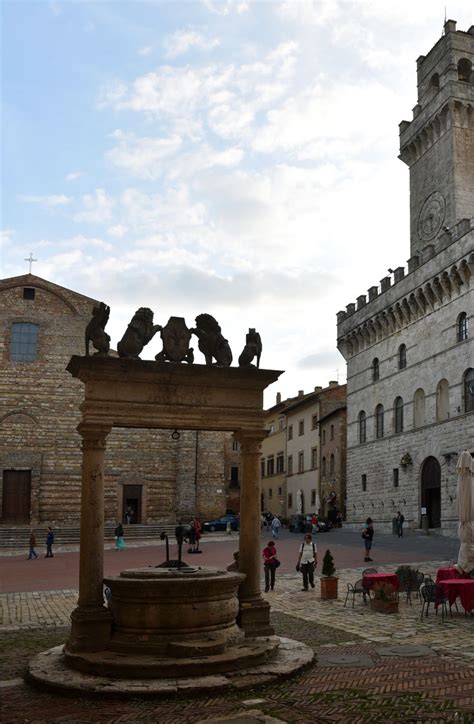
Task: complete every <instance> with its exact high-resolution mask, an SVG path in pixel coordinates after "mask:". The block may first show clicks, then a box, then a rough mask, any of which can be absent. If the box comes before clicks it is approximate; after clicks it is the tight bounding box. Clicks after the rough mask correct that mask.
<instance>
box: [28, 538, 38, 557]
mask: <svg viewBox="0 0 474 724" xmlns="http://www.w3.org/2000/svg"><path fill="white" fill-rule="evenodd" d="M35 545H36V534H35V532H34V530H30V552H29V554H28V560H29V561H31V559H32V558H38V555H37V553H36V551H35Z"/></svg>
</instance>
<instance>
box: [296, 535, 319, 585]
mask: <svg viewBox="0 0 474 724" xmlns="http://www.w3.org/2000/svg"><path fill="white" fill-rule="evenodd" d="M317 562H318V551H317V548H316V545H315V543H314V542H313V536H312V535H311V533H306V535H305V537H304V541H303V543H302V544H301V545H300V552H299V555H298V562H297V564H296V570H297V571H301V573H302V574H303V588H302V590H303V591H307V590H308V583H309V585H310V586H311V588H314V569H315V568H316V564H317Z"/></svg>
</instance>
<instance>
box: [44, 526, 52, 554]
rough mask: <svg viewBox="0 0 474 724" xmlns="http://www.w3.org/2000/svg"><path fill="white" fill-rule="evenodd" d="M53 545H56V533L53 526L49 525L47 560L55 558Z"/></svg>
mask: <svg viewBox="0 0 474 724" xmlns="http://www.w3.org/2000/svg"><path fill="white" fill-rule="evenodd" d="M53 543H54V533H53V531H52V529H51V526H50V525H48V533H47V535H46V555H45V558H54V556H53Z"/></svg>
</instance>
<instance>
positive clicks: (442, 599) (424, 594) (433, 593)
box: [420, 583, 448, 622]
mask: <svg viewBox="0 0 474 724" xmlns="http://www.w3.org/2000/svg"><path fill="white" fill-rule="evenodd" d="M420 596H421V601H422V605H421V615H420V621H421V620H422V618H423V613H424V614H425V616H428V610H429V607H430V603H433V604H438V605H441V620H442V621H443V622H444V615H445V614H446V615H447V613H448V611H447V608H446V603H447V601H448V599H447V598H446V596H443V595H442V594H441V592H440V591H439V589H438V587H437V586H436V584H435V583H423V584H422V585H421V586H420ZM425 606H426V609H425ZM435 611H436V615H438V609H437V608H435Z"/></svg>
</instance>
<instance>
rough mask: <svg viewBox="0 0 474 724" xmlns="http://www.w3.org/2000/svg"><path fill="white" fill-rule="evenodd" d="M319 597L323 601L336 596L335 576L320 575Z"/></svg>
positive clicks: (336, 580)
mask: <svg viewBox="0 0 474 724" xmlns="http://www.w3.org/2000/svg"><path fill="white" fill-rule="evenodd" d="M319 580H320V581H321V598H322V599H323V601H328V600H332V599H334V598H337V582H338V580H339V578H338V577H337V576H321V578H320V579H319Z"/></svg>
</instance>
